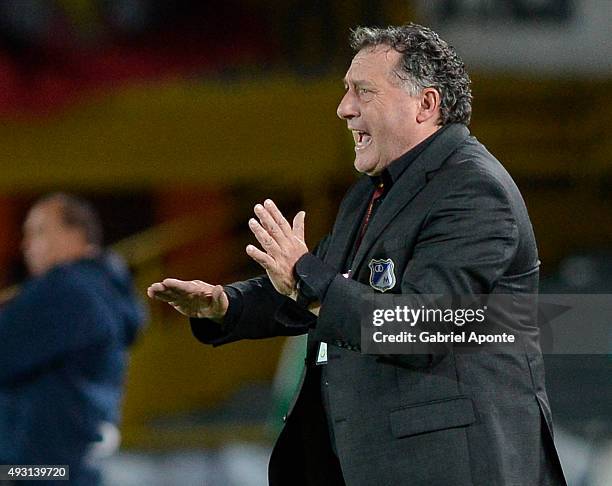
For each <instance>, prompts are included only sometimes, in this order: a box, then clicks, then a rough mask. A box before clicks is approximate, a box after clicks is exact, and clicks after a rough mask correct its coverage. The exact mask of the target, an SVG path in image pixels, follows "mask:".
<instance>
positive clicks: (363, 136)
mask: <svg viewBox="0 0 612 486" xmlns="http://www.w3.org/2000/svg"><path fill="white" fill-rule="evenodd" d="M352 132H353V139H354V140H355V150H363V149H364V148H366V147H367V146H368V145H370V144H371V143H372V135H370V134H369V133H368V132H364V131H362V130H352Z"/></svg>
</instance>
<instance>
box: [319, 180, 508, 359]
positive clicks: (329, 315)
mask: <svg viewBox="0 0 612 486" xmlns="http://www.w3.org/2000/svg"><path fill="white" fill-rule="evenodd" d="M517 247H518V229H517V224H516V219H515V216H514V214H513V209H512V205H511V201H510V196H509V195H508V193H507V191H506V190H505V188H504V187H503V184H502V183H501V182H499V181H497V180H495V179H494V178H492V177H490V176H489V177H474V174H470V173H465V174H462V173H460V172H459V173H457V174H456V176H455V177H453V183H452V185H451V186H449V188H448V190H447V191H445V193H444V195H443V196H441V197H440V198H439V199H438V200H436V201H435V202H434V203H433V204H432V206H431V208H430V211H429V214H428V215H427V217H426V218H425V221H424V223H423V227H422V229H421V231H420V233H419V235H418V240H417V243H416V246H415V248H414V253H413V255H412V257H411V259H410V261H409V263H408V264H407V265H406V267H405V269H404V271H403V274H402V275H401V293H402V294H404V295H403V296H401V297H402V298H403V299H404V300H403V303H404V304H408V300H407V299H414V300H415V302H414V305H415V307H418V306H419V305H420V303H421V302H420V300H419V294H444V295H447V296H453V295H463V296H465V295H473V294H486V293H489V292H490V290H491V289H492V288H493V287H494V286H495V284H496V282H497V281H498V280H499V279H500V278H501V277H502V275H503V274H504V273H505V271H506V270H507V269H508V267H509V265H510V264H511V262H512V259H513V257H514V254H515V252H516V250H517ZM373 295H376V296H377V298H376V301H375V302H374V300H373V299H372V298H371V297H372V296H373ZM394 299H398V295H393V294H390V295H387V294H382V295H381V294H380V293H378V292H376V291H375V290H374V289H372V288H371V287H370V286H369V285H366V284H363V283H360V282H358V281H355V280H352V279H347V278H344V277H343V276H341V275H337V276H336V277H335V278H334V279H333V281H332V283H331V284H330V286H329V287H328V288H327V292H326V294H325V296H323V300H322V305H321V310H320V314H319V319H318V323H317V325H316V330H315V331H314V337H315V338H316V339H318V340H321V341H325V342H328V343H333V344H335V345H337V346H341V347H346V348H348V349H353V350H360V349H361V344H360V343H361V320H362V318H363V316H365V315H372V312H373V310H374V309H375V308H376V307H380V304H381V302H385V304H384V305H385V307H386V308H393V306H394V301H395V302H397V300H394ZM386 302H388V307H387V304H386ZM375 306H376V307H375ZM420 346H421V347H420V348H419V349H422V345H420ZM447 352H448V348H446V347H445V346H443V345H440V346H438V345H436V346H434V347H432V348H431V353H428V354H427V355H425V356H424V355H423V354H419V353H418V352H416V351H415V354H405V355H393V356H387V357H385V358H383V359H385V360H388V361H391V362H394V363H397V364H399V365H405V366H414V367H423V366H429V365H433V364H435V363H437V362H438V361H439V360H440V359H441V358H442V357H443V356H444V354H445V353H447Z"/></svg>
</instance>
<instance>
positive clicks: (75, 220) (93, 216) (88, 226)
mask: <svg viewBox="0 0 612 486" xmlns="http://www.w3.org/2000/svg"><path fill="white" fill-rule="evenodd" d="M47 202H57V203H59V205H60V210H61V213H62V219H63V221H64V224H65V225H66V226H70V227H71V228H78V229H79V230H81V231H82V232H83V234H84V235H85V239H86V241H87V243H89V244H90V245H94V246H96V247H101V246H102V243H103V241H102V240H103V234H102V224H101V223H100V217H99V216H98V213H97V212H96V211H95V209H94V208H93V206H92V205H91V204H90V203H89V202H88V201H86V200H84V199H82V198H80V197H78V196H75V195H73V194H67V193H65V192H56V193H53V194H49V195H47V196H43V197H42V198H41V199H39V200H38V201H37V202H36V204H37V205H38V204H41V203H47Z"/></svg>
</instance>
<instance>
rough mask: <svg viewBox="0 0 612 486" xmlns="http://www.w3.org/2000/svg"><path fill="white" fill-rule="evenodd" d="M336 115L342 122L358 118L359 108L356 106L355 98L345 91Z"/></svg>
mask: <svg viewBox="0 0 612 486" xmlns="http://www.w3.org/2000/svg"><path fill="white" fill-rule="evenodd" d="M336 114H337V115H338V117H339V118H342V119H343V120H350V119H351V118H355V117H356V116H359V107H358V106H357V103H356V100H355V96H354V95H353V94H352V93H351V92H350V91H347V92H346V93H345V94H344V96H343V97H342V100H340V104H339V105H338V109H337V110H336Z"/></svg>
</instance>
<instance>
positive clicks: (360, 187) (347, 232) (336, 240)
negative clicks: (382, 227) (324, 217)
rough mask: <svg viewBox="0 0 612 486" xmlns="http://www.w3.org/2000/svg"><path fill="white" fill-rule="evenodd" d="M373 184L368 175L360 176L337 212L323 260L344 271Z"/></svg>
mask: <svg viewBox="0 0 612 486" xmlns="http://www.w3.org/2000/svg"><path fill="white" fill-rule="evenodd" d="M373 191H374V186H373V185H372V183H371V182H370V180H369V178H368V177H361V178H360V179H359V180H358V181H357V183H356V184H355V186H354V187H353V189H352V191H351V193H350V194H349V195H348V196H347V200H346V204H345V207H344V208H343V209H342V211H341V212H340V213H339V214H338V217H337V219H336V224H335V226H334V231H333V233H332V239H331V241H330V243H329V248H328V250H327V254H326V257H325V262H326V263H328V264H329V265H331V266H332V267H334V268H336V269H337V270H338V271H341V272H342V271H344V270H345V269H344V268H342V267H343V266H344V265H345V262H346V259H347V257H348V254H349V253H350V251H351V249H352V246H353V242H354V241H355V238H356V237H357V231H358V229H359V227H360V226H361V219H362V216H363V214H364V213H365V210H366V207H367V205H368V203H369V201H370V197H371V194H372V192H373Z"/></svg>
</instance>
